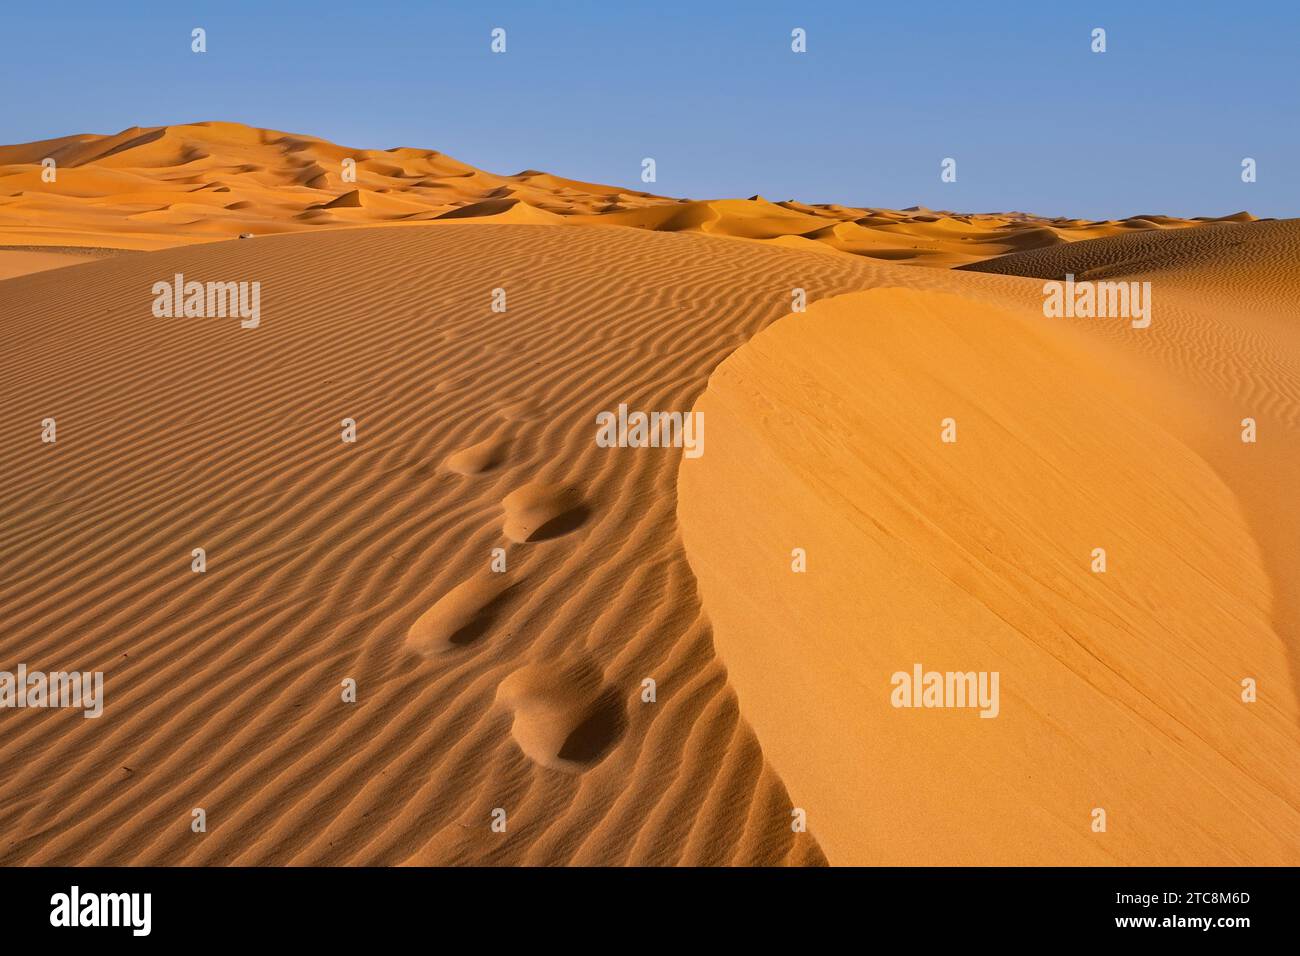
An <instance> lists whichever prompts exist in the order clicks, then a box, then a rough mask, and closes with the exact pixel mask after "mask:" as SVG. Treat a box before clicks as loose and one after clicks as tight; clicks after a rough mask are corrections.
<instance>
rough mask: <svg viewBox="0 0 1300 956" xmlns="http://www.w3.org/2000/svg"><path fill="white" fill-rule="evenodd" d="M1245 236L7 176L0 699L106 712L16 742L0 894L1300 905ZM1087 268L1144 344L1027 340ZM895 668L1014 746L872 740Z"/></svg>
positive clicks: (1260, 298)
mask: <svg viewBox="0 0 1300 956" xmlns="http://www.w3.org/2000/svg"><path fill="white" fill-rule="evenodd" d="M46 156H54V157H55V158H56V160H57V162H58V170H59V172H58V179H57V181H56V183H53V184H46V183H43V182H42V181H41V177H40V174H41V167H40V165H39V164H40V161H41V159H42V158H44V157H46ZM345 158H355V159H356V160H357V164H356V168H357V182H356V183H351V182H346V181H344V180H343V179H341V178H340V174H339V170H340V166H341V164H342V160H343V159H345ZM1229 219H1230V220H1232V221H1223V220H1174V219H1166V218H1164V217H1153V216H1144V217H1135V218H1133V219H1128V220H1116V221H1108V222H1087V221H1082V220H1064V219H1041V218H1036V217H1033V216H1029V215H1025V214H1019V213H1015V214H996V215H995V214H987V215H958V214H953V213H946V212H931V211H929V210H920V209H914V210H901V211H897V210H879V209H863V208H851V207H844V206H833V205H805V204H802V203H796V202H793V201H790V202H784V203H769V202H767V201H766V200H763V199H761V198H758V197H755V198H752V199H747V200H738V199H723V200H701V201H687V200H676V199H670V198H665V197H658V196H654V195H651V194H648V193H643V192H636V191H628V190H624V189H620V188H618V187H609V186H599V185H594V184H589V183H581V182H576V181H573V180H566V179H562V178H560V177H557V176H551V175H549V174H544V173H538V172H533V171H526V172H524V173H520V174H517V175H514V176H496V175H493V174H488V173H485V172H482V171H480V170H476V169H474V168H473V167H469V166H466V165H465V164H462V163H458V162H457V161H455V160H452V159H450V158H449V157H446V156H444V155H442V154H439V153H436V152H432V151H428V150H414V149H399V150H383V151H380V150H354V149H349V148H345V147H340V146H335V145H333V144H330V143H327V142H325V141H323V140H319V139H315V138H312V137H307V136H298V135H293V134H285V133H278V132H275V131H268V130H259V129H252V128H249V127H243V126H238V125H236V124H216V123H212V124H196V125H192V126H183V127H165V128H157V129H151V130H140V129H135V130H128V131H125V132H123V133H121V134H118V135H116V136H111V137H101V136H89V135H84V136H72V137H67V138H65V139H62V140H56V141H50V142H46V143H37V144H27V145H24V146H13V147H0V245H4V246H8V247H16V248H11V249H10V250H9V252H10V254H11V255H12V256H14V257H18V256H25V257H27V259H25V260H19V259H18V258H14V259H12V260H11V261H12V265H10V266H9V267H8V268H9V270H10V272H9V277H8V278H3V279H0V321H2V322H3V324H4V331H5V337H6V343H7V345H6V349H5V350H4V351H3V352H2V353H0V399H2V400H3V404H4V407H5V408H6V410H7V414H6V416H5V420H4V423H3V425H2V426H0V428H2V429H3V440H2V441H0V459H2V460H0V512H2V513H3V516H4V517H3V521H2V522H0V605H2V606H3V608H4V614H3V617H4V619H5V622H6V623H5V626H4V628H3V630H2V631H0V668H3V667H12V665H14V664H15V663H17V662H19V661H23V662H26V663H27V665H28V666H29V667H32V668H45V669H50V670H53V669H59V668H67V669H71V668H77V669H80V670H88V671H89V670H102V671H103V672H104V673H105V688H106V701H105V713H104V716H103V717H102V718H99V719H92V720H87V719H83V718H82V716H81V715H80V714H78V713H71V712H67V711H54V710H45V711H41V710H7V711H3V712H0V863H5V864H91V863H98V864H131V863H134V864H143V863H155V864H194V865H200V864H231V863H239V864H455V863H491V864H506V863H523V864H564V863H569V864H796V865H805V864H817V863H824V862H830V863H832V864H852V863H904V864H911V863H918V864H919V863H1020V862H1037V863H1107V862H1121V863H1146V864H1160V863H1219V862H1230V863H1236V862H1241V863H1257V864H1262V863H1292V864H1293V863H1295V862H1297V860H1298V858H1300V793H1298V792H1297V789H1298V788H1300V773H1297V771H1298V770H1300V765H1298V764H1297V753H1298V752H1300V732H1298V731H1297V706H1296V693H1297V683H1296V678H1295V676H1294V675H1295V673H1296V671H1295V667H1296V654H1297V651H1300V647H1297V644H1296V623H1297V616H1298V615H1300V610H1298V609H1300V597H1298V596H1297V594H1296V590H1295V587H1296V586H1295V583H1294V582H1295V581H1296V580H1297V575H1296V573H1295V571H1296V568H1295V561H1296V553H1295V545H1294V542H1295V541H1296V540H1297V537H1296V532H1297V531H1298V530H1300V528H1297V515H1296V514H1295V511H1296V509H1295V508H1294V504H1293V498H1294V488H1295V487H1296V484H1297V482H1296V479H1297V478H1300V463H1298V456H1297V451H1296V449H1297V444H1296V438H1297V434H1296V432H1297V430H1298V429H1300V417H1298V412H1297V409H1298V408H1300V387H1298V386H1297V382H1298V381H1300V378H1298V377H1297V361H1298V359H1300V354H1298V353H1297V348H1298V345H1297V338H1296V336H1297V330H1296V327H1295V323H1294V312H1293V309H1291V308H1290V306H1289V305H1288V304H1289V303H1292V302H1294V294H1295V292H1296V289H1295V285H1296V275H1297V271H1296V258H1297V242H1298V237H1300V232H1297V229H1296V224H1295V223H1294V222H1254V221H1251V217H1249V216H1247V215H1244V214H1242V215H1238V216H1235V217H1229ZM243 233H251V234H253V235H254V236H255V238H254V239H252V240H242V241H241V240H239V239H237V238H235V237H237V236H239V235H240V234H243ZM42 250H48V251H42ZM88 250H90V251H88ZM94 250H99V253H98V254H92V252H93V251H94ZM116 250H134V251H128V252H121V253H117V252H116ZM109 253H113V254H109ZM1003 253H1010V255H1008V256H1007V258H1006V259H1002V260H993V257H996V256H998V255H1000V254H1003ZM54 257H68V258H67V259H66V260H63V261H68V262H72V263H74V264H71V265H67V266H66V267H60V262H61V260H60V259H58V258H54ZM990 260H993V261H990ZM1123 263H1128V265H1127V266H1125V265H1122V264H1123ZM29 265H30V268H28V266H29ZM918 266H922V268H918ZM953 266H966V267H967V268H962V269H954V268H951V267H953ZM5 267H6V266H5V260H4V258H3V256H2V255H0V269H4V268H5ZM1071 269H1073V270H1075V271H1076V272H1077V273H1078V274H1079V275H1080V276H1081V277H1082V276H1083V274H1084V273H1089V274H1093V273H1096V272H1097V270H1111V271H1109V272H1107V273H1106V274H1108V275H1116V276H1124V277H1126V278H1127V277H1130V276H1133V277H1137V278H1143V279H1147V280H1149V281H1151V282H1152V288H1153V302H1154V320H1153V322H1152V325H1151V327H1150V328H1148V329H1143V330H1138V329H1130V328H1129V327H1128V326H1127V325H1126V324H1124V323H1123V322H1121V321H1118V320H1110V319H1107V320H1096V319H1094V320H1087V319H1078V320H1073V319H1071V320H1065V319H1052V320H1049V319H1046V318H1044V317H1043V315H1042V312H1041V304H1042V294H1041V288H1042V283H1043V277H1056V275H1057V273H1058V272H1060V273H1061V274H1064V272H1067V271H1070V270H1071ZM979 270H982V271H979ZM1116 270H1117V271H1116ZM1003 271H1006V272H1007V273H1008V274H1002V272H1003ZM19 272H26V273H27V274H15V273H19ZM177 273H183V274H184V275H185V277H186V278H190V279H195V280H198V281H233V280H249V281H253V280H255V281H258V282H260V283H261V287H262V293H261V296H262V297H261V313H262V321H261V324H260V326H259V327H257V328H256V329H241V328H240V324H239V322H238V321H236V320H234V319H229V318H166V317H158V316H157V315H155V314H154V313H153V312H152V311H151V303H152V301H153V296H152V295H151V293H150V290H151V287H152V286H153V285H154V283H155V282H158V281H160V280H162V281H165V282H170V281H171V279H172V277H173V275H175V274H177ZM1098 274H1100V273H1098ZM3 275H5V273H4V272H0V276H3ZM497 289H501V290H504V291H505V293H506V295H507V297H508V298H507V301H508V307H507V309H506V311H504V312H501V311H493V308H492V306H493V303H494V301H495V299H494V293H493V290H497ZM794 289H804V290H805V291H806V294H807V298H808V301H809V302H810V303H811V305H810V307H809V309H808V311H806V312H801V313H791V306H792V301H793V298H792V290H794ZM620 403H628V404H629V405H631V406H632V407H635V408H647V409H660V410H675V411H681V412H687V411H690V410H692V409H696V410H699V411H702V412H704V415H705V419H706V421H707V423H708V428H707V444H706V451H705V453H704V454H703V455H701V456H700V457H699V458H698V459H691V460H688V459H684V458H683V455H682V453H681V451H680V450H678V449H674V448H602V447H599V446H598V445H597V444H596V442H595V440H594V439H595V435H596V416H597V415H598V414H599V413H600V412H603V411H609V410H612V409H614V408H616V407H617V406H618V405H619V404H620ZM1248 415H1249V416H1253V417H1255V418H1256V419H1257V420H1258V422H1259V436H1260V437H1259V441H1258V443H1256V444H1250V445H1244V444H1242V443H1241V442H1240V440H1239V432H1240V427H1239V422H1240V420H1241V419H1242V418H1243V417H1245V416H1248ZM49 417H53V418H56V419H57V423H58V440H57V442H55V443H53V444H47V443H42V442H41V441H40V434H41V422H42V421H43V420H44V419H46V418H49ZM945 417H953V418H955V420H956V422H957V428H958V436H959V438H958V441H957V442H956V443H954V444H944V443H941V442H940V440H939V435H940V421H941V419H943V418H945ZM344 420H350V421H352V422H354V423H355V435H356V440H355V441H354V442H345V441H343V440H342V439H341V434H342V432H343V430H344V427H345V426H344ZM1288 496H1289V497H1288ZM1098 546H1101V547H1105V548H1106V549H1107V553H1108V558H1109V567H1108V569H1107V571H1106V573H1104V574H1095V573H1093V572H1092V571H1090V569H1089V554H1090V551H1091V549H1092V548H1094V547H1098ZM796 547H798V548H804V549H805V550H806V552H807V555H808V571H807V572H806V573H799V574H795V573H792V572H791V550H792V549H793V548H796ZM195 548H203V549H204V550H205V552H206V561H207V564H206V570H205V571H204V572H203V573H195V572H194V571H192V570H191V561H192V551H193V549H195ZM502 559H504V562H505V571H503V572H501V571H496V570H494V567H500V561H501V560H502ZM914 661H916V662H922V663H924V664H925V665H926V667H934V668H938V669H944V670H946V669H957V668H960V669H962V670H970V669H975V670H985V669H987V670H998V671H1000V673H1001V675H1002V689H1003V691H1004V693H1003V695H1002V701H1001V711H1000V714H999V716H998V717H997V719H992V720H983V719H980V718H979V717H978V716H977V715H976V714H974V713H972V712H970V711H925V712H923V711H910V710H897V709H893V708H891V707H890V706H889V690H890V688H889V680H890V674H891V673H892V672H894V671H897V670H900V669H908V668H910V667H911V665H912V663H913V662H914ZM1247 676H1249V677H1253V678H1255V679H1256V680H1257V682H1258V686H1259V700H1258V701H1257V702H1256V703H1253V704H1246V703H1243V702H1242V701H1241V700H1240V696H1239V694H1240V681H1241V679H1242V678H1243V677H1247ZM647 680H650V681H653V682H654V685H653V686H654V694H653V699H652V700H651V699H648V698H647V690H646V687H647V685H646V681H647ZM345 681H355V684H356V689H357V692H356V702H355V703H351V702H347V701H345V700H343V699H342V694H341V688H342V686H343V684H344V682H345ZM1096 807H1102V808H1105V809H1106V812H1107V814H1108V821H1109V827H1108V831H1107V832H1106V833H1094V832H1092V831H1091V829H1090V822H1091V821H1090V813H1091V811H1092V810H1093V809H1094V808H1096ZM195 808H202V809H203V810H204V811H205V813H206V817H207V832H205V833H201V834H198V833H194V832H193V831H192V830H191V826H190V824H191V819H192V816H191V815H192V811H193V810H194V809H195ZM498 808H500V809H502V810H504V811H505V814H506V819H507V821H508V824H507V827H506V830H505V832H504V833H503V832H497V831H495V830H494V829H493V828H492V826H491V823H492V821H493V814H494V811H495V810H497V809H498ZM794 808H800V809H803V810H805V811H806V813H807V820H808V832H800V833H796V832H792V828H791V820H792V816H791V812H792V809H794Z"/></svg>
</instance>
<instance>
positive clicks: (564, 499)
mask: <svg viewBox="0 0 1300 956" xmlns="http://www.w3.org/2000/svg"><path fill="white" fill-rule="evenodd" d="M501 505H502V507H504V508H505V512H506V517H505V527H504V528H503V530H504V532H505V536H506V537H507V538H509V539H510V540H511V541H515V542H518V543H520V544H522V543H523V542H525V541H544V540H546V539H547V538H558V537H559V536H560V535H562V534H568V533H569V532H570V531H573V530H574V529H575V528H577V527H579V526H580V525H581V524H582V523H583V522H584V521H586V520H587V515H588V514H589V513H590V512H589V510H588V508H587V506H586V504H585V503H584V502H583V500H582V496H581V495H579V494H578V491H577V489H576V488H573V487H572V486H570V485H562V484H557V483H554V482H547V481H533V482H529V483H528V484H526V485H524V486H523V487H522V488H516V489H515V490H514V491H512V492H510V494H508V495H506V497H505V499H504V500H503V501H502V502H501Z"/></svg>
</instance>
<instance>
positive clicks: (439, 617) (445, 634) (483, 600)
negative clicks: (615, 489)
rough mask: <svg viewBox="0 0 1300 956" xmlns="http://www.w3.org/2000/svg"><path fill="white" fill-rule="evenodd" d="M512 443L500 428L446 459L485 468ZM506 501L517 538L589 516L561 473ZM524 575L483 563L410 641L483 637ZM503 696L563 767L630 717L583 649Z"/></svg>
mask: <svg viewBox="0 0 1300 956" xmlns="http://www.w3.org/2000/svg"><path fill="white" fill-rule="evenodd" d="M499 411H500V414H501V417H502V418H504V419H506V420H507V421H509V422H521V421H532V420H535V419H537V418H539V417H540V416H541V415H542V413H543V411H544V410H543V409H542V408H541V407H540V406H539V405H538V404H537V403H535V402H533V401H532V400H530V399H520V400H516V401H512V402H509V403H507V404H506V405H505V406H504V407H502V408H501V409H500V410H499ZM510 447H511V438H510V436H509V435H508V434H505V433H503V432H502V431H498V432H497V433H496V434H494V435H492V436H491V437H489V438H486V439H484V440H483V441H480V442H478V443H476V444H473V445H469V446H467V447H465V448H462V449H460V450H458V451H455V452H452V453H451V454H449V455H448V456H447V457H446V458H444V459H443V462H442V467H443V469H445V470H446V471H450V472H453V473H455V474H458V475H461V476H464V477H467V478H473V477H476V476H479V475H484V474H487V473H489V472H492V471H496V470H498V469H500V468H501V467H502V466H503V465H504V464H505V462H506V460H507V457H508V455H509V450H510ZM501 504H502V509H503V519H502V528H501V531H502V534H503V535H504V537H505V538H506V539H507V541H508V542H509V543H513V544H516V545H526V544H529V543H531V542H536V541H547V540H551V539H553V538H559V537H562V536H564V535H566V534H569V533H571V532H573V531H576V530H577V529H578V528H579V527H581V526H582V525H583V524H584V523H585V522H586V520H587V518H588V517H589V515H590V509H589V507H588V505H587V504H586V502H585V501H584V500H583V498H582V495H581V493H580V492H579V491H578V489H577V488H575V487H573V486H572V485H568V484H564V483H560V482H548V481H530V482H528V483H526V484H524V485H521V486H520V487H518V488H516V489H515V490H514V491H512V492H511V493H510V494H508V495H506V496H505V498H504V499H503V500H502V503H501ZM485 563H486V562H485ZM521 584H522V577H520V576H518V575H515V574H513V573H511V572H509V571H506V570H497V569H493V568H484V569H483V570H482V571H480V572H479V573H478V574H476V575H475V576H473V577H471V578H469V579H467V580H465V581H462V582H461V583H460V584H458V585H456V586H455V587H453V588H451V589H450V590H449V591H447V592H446V593H445V594H443V596H442V597H440V598H439V599H438V600H437V601H436V602H434V604H433V605H432V606H431V607H430V608H429V609H428V610H426V611H425V612H424V613H423V614H421V615H420V616H419V617H418V618H417V619H416V620H415V622H414V623H413V624H412V625H411V627H410V629H409V630H408V631H407V634H406V647H407V649H408V650H410V651H413V652H415V653H416V654H419V655H420V656H422V657H424V658H426V659H431V660H433V659H437V658H439V657H441V656H443V655H447V654H454V653H456V652H458V651H463V650H464V649H465V648H468V647H470V646H471V645H474V644H476V643H478V642H479V641H481V640H483V639H484V638H485V637H486V636H487V634H488V632H489V631H490V630H491V629H492V626H493V624H494V622H495V621H496V620H497V619H498V618H499V617H500V616H501V614H502V612H503V611H504V609H505V608H506V606H507V604H508V603H509V601H510V600H511V598H512V597H513V596H514V594H515V592H516V590H517V589H518V588H519V587H520V585H521ZM496 703H497V704H498V705H500V706H503V707H506V708H508V709H509V710H510V711H512V713H513V715H514V721H513V724H512V725H511V733H512V735H513V736H514V739H515V742H516V743H517V744H518V746H519V749H520V750H521V751H523V753H524V754H525V755H526V756H527V757H529V758H530V759H531V760H533V761H534V762H536V763H537V764H540V765H541V766H543V767H549V768H551V769H553V770H559V771H562V772H565V773H580V772H582V771H583V770H586V769H587V768H589V767H591V766H594V765H595V764H596V763H598V762H599V761H600V759H601V758H602V757H604V756H605V754H606V753H608V752H609V750H610V748H611V747H612V746H613V745H614V744H615V743H617V742H618V740H619V738H621V737H622V735H623V731H624V729H625V728H626V725H627V718H626V714H625V712H624V705H623V701H622V698H621V696H620V695H619V693H618V691H617V689H615V688H613V687H610V686H608V685H606V684H605V682H604V679H603V675H602V673H601V671H600V668H599V667H597V666H596V665H595V664H594V663H592V662H591V661H590V660H587V659H585V658H582V657H574V658H571V659H568V660H559V661H531V662H529V663H526V664H524V665H522V666H521V667H519V668H517V669H515V670H514V671H513V672H511V673H510V674H509V675H508V676H507V677H506V678H505V679H504V680H502V681H501V683H500V684H499V685H498V687H497V692H496Z"/></svg>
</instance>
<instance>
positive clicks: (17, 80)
mask: <svg viewBox="0 0 1300 956" xmlns="http://www.w3.org/2000/svg"><path fill="white" fill-rule="evenodd" d="M195 26H202V27H204V28H205V29H206V30H207V33H208V52H207V53H206V54H203V55H197V54H193V53H191V52H190V30H191V29H192V28H193V27H195ZM497 26H500V27H503V28H505V29H506V31H507V42H508V49H507V52H506V53H505V54H504V55H493V54H492V53H491V52H490V51H489V32H490V30H491V29H492V28H493V27H497ZM794 27H803V28H805V29H806V30H807V31H808V52H807V53H806V54H803V55H796V54H794V53H791V52H790V31H791V29H792V28H794ZM1093 27H1104V28H1105V29H1106V31H1107V47H1108V50H1107V52H1106V53H1104V54H1094V53H1092V52H1090V50H1089V43H1090V37H1089V35H1090V31H1091V30H1092V28H1093ZM0 89H3V91H4V95H3V99H2V100H0V141H3V142H6V143H15V142H25V141H29V140H35V139H46V138H50V137H54V136H61V135H65V134H68V133H78V132H98V133H112V132H117V131H118V130H121V129H123V128H126V127H129V126H136V125H139V126H152V125H160V124H167V123H179V122H192V121H196V120H205V119H221V120H234V121H239V122H244V123H249V124H253V125H259V126H268V127H272V128H276V129H285V130H290V131H293V132H302V133H310V134H313V135H317V136H322V137H324V138H326V139H330V140H334V141H336V142H341V143H343V144H345V145H348V146H354V147H371V148H386V147H390V146H421V147H429V148H434V149H440V150H442V151H444V152H446V153H449V154H451V155H452V156H455V157H457V158H458V159H461V160H464V161H465V162H469V163H472V164H474V165H476V166H481V167H483V168H486V169H490V170H492V171H493V172H501V173H513V172H518V171H519V170H521V169H526V168H530V167H531V168H536V169H545V170H547V171H550V172H554V173H557V174H560V175H565V176H571V177H574V178H578V179H588V180H594V181H598V182H609V183H617V184H622V185H627V186H632V187H636V188H640V186H641V184H640V181H639V176H640V161H641V159H642V157H645V156H652V157H654V158H655V160H656V162H657V164H658V182H657V183H655V184H654V185H653V186H652V187H648V188H650V189H651V190H652V191H654V192H659V193H663V194H667V195H674V196H689V197H693V198H713V197H720V196H748V195H751V194H753V193H761V194H763V195H764V196H766V197H767V198H769V199H773V200H780V199H788V198H797V199H800V200H803V201H806V202H842V203H846V204H850V205H873V206H893V207H901V206H909V205H913V204H918V203H919V204H921V205H926V206H932V207H936V208H948V209H956V210H962V211H993V210H1010V209H1019V210H1025V211H1029V212H1034V213H1040V214H1044V215H1073V216H1081V217H1088V218H1101V217H1111V216H1124V215H1131V214H1140V213H1168V214H1172V215H1222V214H1225V213H1230V212H1235V211H1237V210H1239V209H1249V210H1250V211H1252V212H1254V213H1255V214H1256V215H1260V216H1300V2H1297V0H1258V2H1232V3H1208V2H1198V0H1184V2H1164V3H1156V2H1142V3H1138V2H1137V0H1128V2H1123V3H1108V2H1101V3H1067V2H1060V0H1037V2H1020V0H998V2H973V0H972V2H968V3H948V2H942V0H935V2H906V0H893V2H877V0H853V2H817V3H812V2H801V3H770V2H763V0H747V2H739V0H737V2H726V3H723V2H711V0H695V2H670V0H664V2H658V3H637V2H633V0H605V2H565V0H552V2H543V0H538V2H534V3H486V2H485V3H457V4H452V3H440V2H436V0H418V2H416V0H408V2H384V0H356V2H351V3H340V2H335V0H315V2H299V0H276V2H271V0H257V2H250V0H221V2H214V3H184V2H178V0H167V2H163V0H157V2H155V0H120V2H107V0H94V2H89V0H77V2H64V3H58V4H53V3H35V2H33V3H27V2H21V0H6V2H4V3H3V4H2V5H0ZM947 156H951V157H954V158H955V159H956V160H957V162H958V166H957V172H958V177H957V182H956V183H953V184H943V183H941V182H940V180H939V163H940V160H942V159H943V158H944V157H947ZM1245 156H1250V157H1253V158H1255V159H1256V160H1257V161H1258V175H1259V179H1258V182H1256V183H1253V184H1249V185H1247V184H1244V183H1242V182H1241V178H1240V163H1241V159H1242V158H1243V157H1245Z"/></svg>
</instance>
